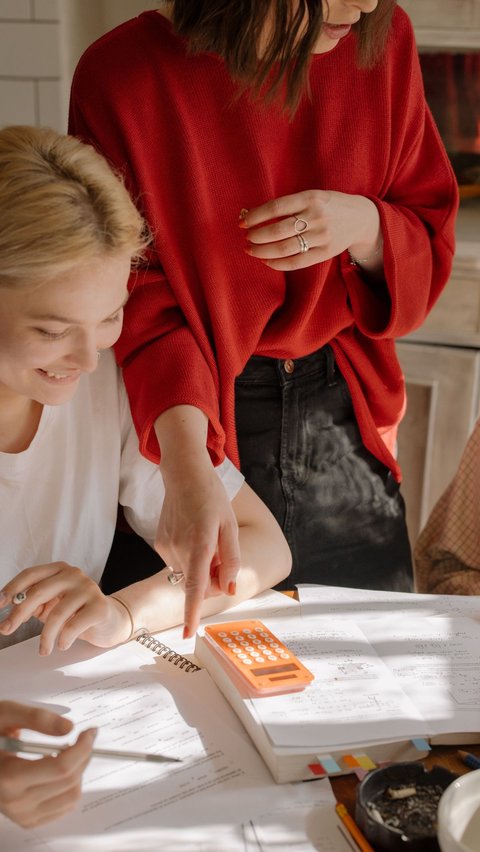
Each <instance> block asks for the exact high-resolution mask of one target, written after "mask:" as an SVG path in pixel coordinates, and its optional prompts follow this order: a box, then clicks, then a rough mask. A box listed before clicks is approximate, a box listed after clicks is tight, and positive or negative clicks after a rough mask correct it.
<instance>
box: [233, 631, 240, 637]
mask: <svg viewBox="0 0 480 852" xmlns="http://www.w3.org/2000/svg"><path fill="white" fill-rule="evenodd" d="M232 636H240V633H239V631H238V630H232Z"/></svg>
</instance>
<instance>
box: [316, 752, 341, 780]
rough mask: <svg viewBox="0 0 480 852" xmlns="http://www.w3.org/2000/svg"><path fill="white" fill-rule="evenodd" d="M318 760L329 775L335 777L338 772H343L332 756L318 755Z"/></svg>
mask: <svg viewBox="0 0 480 852" xmlns="http://www.w3.org/2000/svg"><path fill="white" fill-rule="evenodd" d="M317 760H318V762H319V764H320V765H321V766H323V768H324V770H325V772H326V773H327V774H328V775H334V774H335V773H336V772H341V771H342V770H341V767H340V766H339V765H338V763H337V761H336V760H334V758H333V757H332V755H331V754H317Z"/></svg>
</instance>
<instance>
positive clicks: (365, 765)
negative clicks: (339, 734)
mask: <svg viewBox="0 0 480 852" xmlns="http://www.w3.org/2000/svg"><path fill="white" fill-rule="evenodd" d="M355 757H356V758H357V760H358V762H359V764H360V766H361V767H362V769H376V768H377V764H376V763H374V762H373V760H372V759H371V758H370V757H369V756H368V754H356V755H355Z"/></svg>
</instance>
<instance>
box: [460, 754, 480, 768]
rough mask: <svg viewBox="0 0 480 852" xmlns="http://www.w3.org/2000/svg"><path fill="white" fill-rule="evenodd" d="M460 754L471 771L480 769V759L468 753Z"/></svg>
mask: <svg viewBox="0 0 480 852" xmlns="http://www.w3.org/2000/svg"><path fill="white" fill-rule="evenodd" d="M458 754H459V756H460V757H461V758H462V760H463V762H464V763H465V764H466V765H467V766H469V767H470V769H480V757H476V756H475V755H474V754H470V753H469V752H468V751H459V752H458Z"/></svg>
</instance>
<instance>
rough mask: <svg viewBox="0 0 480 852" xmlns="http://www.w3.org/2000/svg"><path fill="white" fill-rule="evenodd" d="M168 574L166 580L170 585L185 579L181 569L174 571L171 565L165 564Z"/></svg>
mask: <svg viewBox="0 0 480 852" xmlns="http://www.w3.org/2000/svg"><path fill="white" fill-rule="evenodd" d="M167 571H168V576H167V580H168V582H169V583H171V584H172V586H176V585H177V583H181V582H182V580H184V579H185V574H184V573H183V571H174V570H173V568H172V566H171V565H167Z"/></svg>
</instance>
